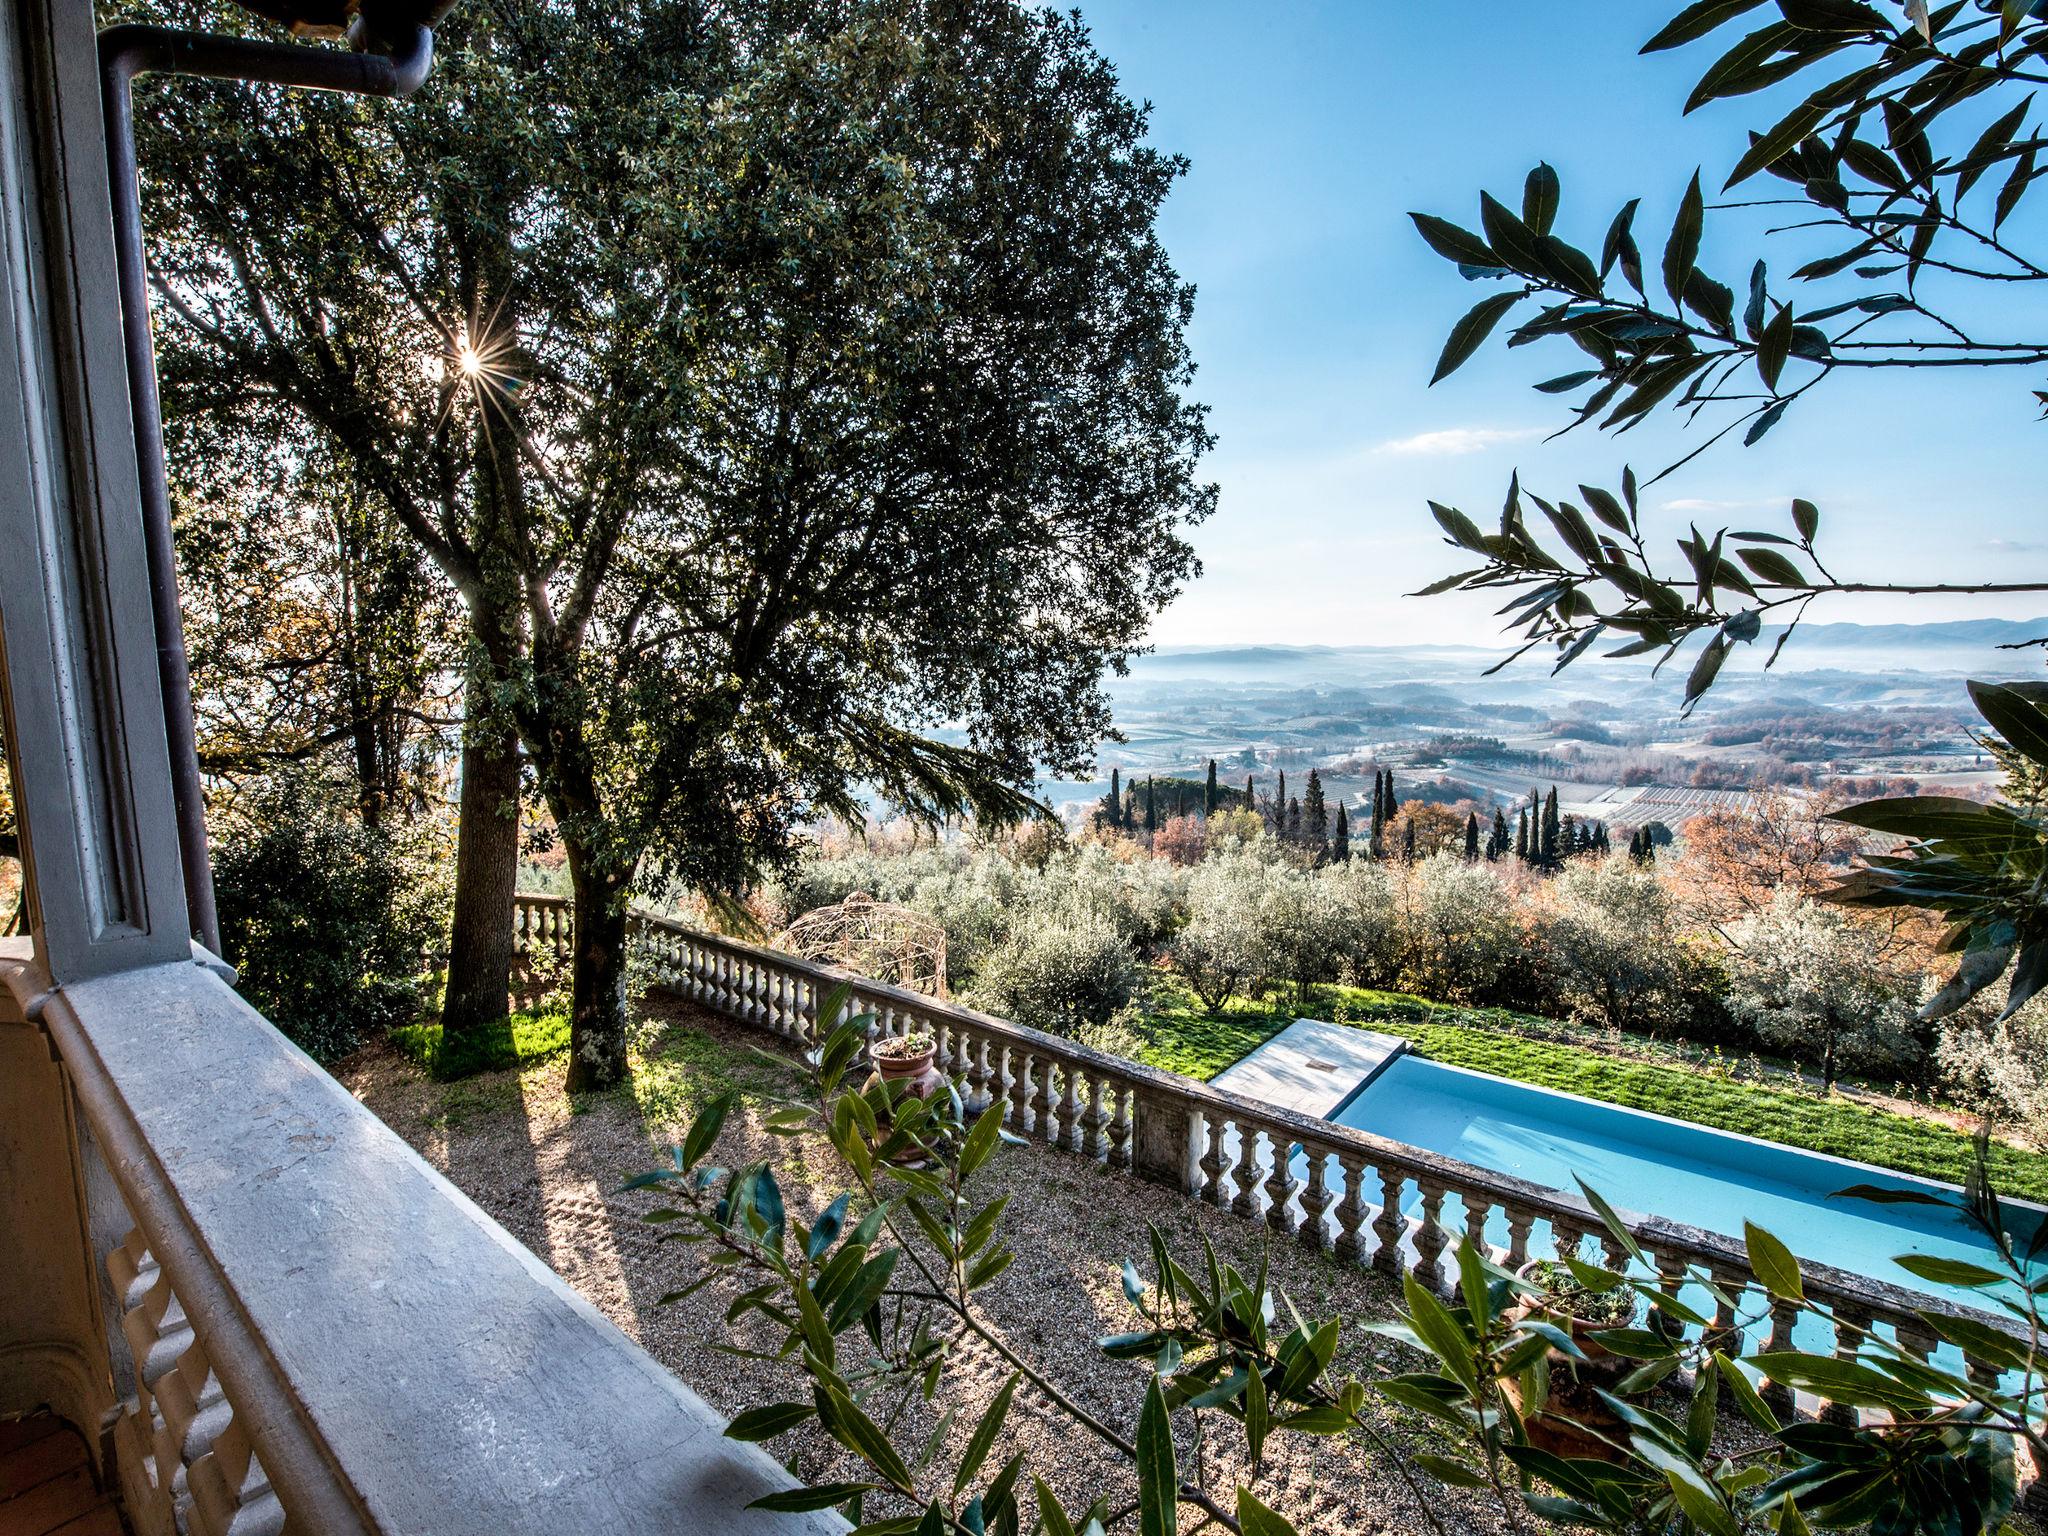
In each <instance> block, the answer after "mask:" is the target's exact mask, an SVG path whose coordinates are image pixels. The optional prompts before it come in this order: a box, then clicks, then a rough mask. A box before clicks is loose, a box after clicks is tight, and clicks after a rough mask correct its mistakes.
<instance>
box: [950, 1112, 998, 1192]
mask: <svg viewBox="0 0 2048 1536" xmlns="http://www.w3.org/2000/svg"><path fill="white" fill-rule="evenodd" d="M1002 1130H1003V1116H1002V1112H1001V1111H1000V1110H999V1109H997V1108H996V1107H995V1106H994V1105H990V1106H989V1107H988V1108H987V1109H985V1110H983V1111H982V1113H981V1118H980V1119H978V1120H976V1121H975V1122H974V1129H973V1130H971V1131H969V1132H968V1133H967V1140H966V1141H964V1142H962V1143H961V1146H960V1177H961V1178H962V1179H971V1178H973V1177H974V1176H975V1174H976V1173H978V1172H980V1171H981V1166H982V1164H983V1163H986V1162H987V1161H988V1160H989V1156H990V1154H991V1153H993V1152H994V1151H995V1149H996V1146H997V1144H998V1143H999V1142H1000V1141H1001V1140H1002Z"/></svg>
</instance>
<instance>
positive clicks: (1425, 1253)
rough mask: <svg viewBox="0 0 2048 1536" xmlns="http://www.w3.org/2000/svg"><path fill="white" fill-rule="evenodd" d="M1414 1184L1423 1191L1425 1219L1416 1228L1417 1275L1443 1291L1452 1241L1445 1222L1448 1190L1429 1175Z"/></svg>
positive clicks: (1420, 1279) (1423, 1213)
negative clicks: (1446, 1256)
mask: <svg viewBox="0 0 2048 1536" xmlns="http://www.w3.org/2000/svg"><path fill="white" fill-rule="evenodd" d="M1415 1187H1416V1188H1417V1189H1420V1190H1421V1191H1422V1222H1421V1225H1419V1226H1418V1227H1417V1228H1416V1229H1415V1256H1416V1263H1415V1278H1416V1279H1417V1280H1419V1281H1420V1282H1422V1284H1424V1285H1426V1286H1428V1287H1429V1288H1430V1289H1431V1290H1432V1291H1440V1290H1442V1289H1443V1284H1444V1267H1443V1263H1442V1260H1443V1252H1444V1248H1445V1247H1446V1246H1447V1245H1448V1244H1449V1242H1450V1234H1449V1233H1447V1232H1445V1231H1444V1223H1443V1211H1444V1195H1445V1194H1446V1193H1447V1191H1446V1190H1445V1188H1444V1186H1443V1185H1441V1184H1439V1183H1438V1182H1437V1181H1436V1180H1435V1179H1430V1178H1418V1179H1417V1180H1416V1181H1415Z"/></svg>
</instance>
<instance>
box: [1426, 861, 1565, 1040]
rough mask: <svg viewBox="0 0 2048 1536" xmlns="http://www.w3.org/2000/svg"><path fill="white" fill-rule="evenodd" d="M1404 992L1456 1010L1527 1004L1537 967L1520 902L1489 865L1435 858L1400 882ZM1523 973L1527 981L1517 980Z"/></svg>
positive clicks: (1535, 988)
mask: <svg viewBox="0 0 2048 1536" xmlns="http://www.w3.org/2000/svg"><path fill="white" fill-rule="evenodd" d="M1400 893H1401V974H1400V980H1401V988H1402V990H1403V991H1406V992H1414V993H1418V994H1420V995H1421V996H1423V997H1431V998H1436V999H1439V1000H1441V1001H1443V1002H1454V1003H1491V1002H1500V1003H1504V1004H1509V1005H1514V1004H1526V1003H1528V1002H1530V1001H1532V999H1531V997H1530V994H1531V992H1532V991H1533V992H1540V990H1541V988H1540V985H1533V984H1532V969H1533V968H1532V963H1531V957H1530V955H1529V953H1528V948H1527V946H1526V945H1525V944H1524V943H1523V942H1522V934H1521V930H1520V928H1519V927H1518V926H1517V925H1516V922H1515V918H1514V902H1513V899H1512V897H1511V895H1510V893H1509V890H1508V888H1507V885H1506V882H1504V881H1503V880H1502V879H1501V878H1500V876H1498V875H1497V874H1495V873H1494V872H1493V870H1492V869H1491V868H1490V867H1488V866H1487V865H1485V864H1468V863H1466V862H1465V861H1464V860H1463V859H1461V858H1459V857H1457V856H1456V855H1453V854H1448V853H1438V854H1432V855H1431V856H1430V857H1429V858H1427V859H1424V860H1423V861H1422V862H1421V863H1420V864H1418V865H1416V866H1415V868H1414V869H1413V871H1411V872H1410V874H1409V876H1408V878H1407V879H1406V880H1404V881H1403V882H1402V883H1401V886H1400ZM1517 972H1519V973H1520V974H1517Z"/></svg>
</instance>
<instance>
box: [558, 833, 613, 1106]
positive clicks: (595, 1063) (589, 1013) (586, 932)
mask: <svg viewBox="0 0 2048 1536" xmlns="http://www.w3.org/2000/svg"><path fill="white" fill-rule="evenodd" d="M569 864H570V870H571V873H572V874H573V875H575V878H576V900H575V911H576V916H575V934H574V943H575V946H576V964H575V967H574V973H573V974H574V979H573V981H572V983H571V987H570V993H571V1002H570V1011H569V1080H568V1083H567V1085H566V1086H567V1088H568V1090H569V1092H571V1093H587V1092H589V1091H590V1090H592V1089H594V1088H609V1087H611V1086H612V1085H613V1084H614V1083H617V1082H620V1081H622V1080H623V1079H624V1078H625V1076H626V893H625V891H624V889H623V888H621V887H618V886H615V885H612V884H611V883H610V882H607V881H602V880H597V879H594V878H591V877H590V876H589V875H588V874H587V873H586V872H584V871H583V870H582V869H581V865H582V861H581V860H580V859H578V858H577V857H576V855H575V853H574V852H573V851H572V852H571V854H570V858H569Z"/></svg>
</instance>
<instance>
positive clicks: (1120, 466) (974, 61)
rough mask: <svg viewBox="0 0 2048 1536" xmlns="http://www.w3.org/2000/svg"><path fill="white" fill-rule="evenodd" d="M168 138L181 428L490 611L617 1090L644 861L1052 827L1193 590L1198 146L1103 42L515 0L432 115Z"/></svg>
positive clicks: (165, 230)
mask: <svg viewBox="0 0 2048 1536" xmlns="http://www.w3.org/2000/svg"><path fill="white" fill-rule="evenodd" d="M156 10H157V13H158V14H161V13H162V12H163V11H165V10H175V11H176V12H177V13H178V16H177V17H176V18H175V19H183V20H193V19H199V18H197V17H195V16H194V15H193V14H192V8H190V7H187V6H159V7H157V8H156ZM213 19H214V20H220V19H222V18H213ZM145 120H146V121H148V122H149V123H150V124H151V127H150V132H149V135H148V139H147V141H146V142H145V143H144V145H143V156H144V163H145V165H146V167H147V168H148V175H149V185H148V186H147V187H146V189H145V206H147V207H149V208H150V209H151V212H152V226H153V228H152V232H153V235H154V236H155V241H154V250H153V267H154V278H155V284H156V292H157V295H158V298H159V299H160V301H161V305H162V311H161V313H160V315H159V324H160V326H161V328H162V333H163V336H164V343H163V371H164V375H165V394H166V401H167V407H168V411H167V414H170V415H173V416H176V415H178V414H180V413H189V414H190V415H191V416H192V417H193V418H195V419H199V420H203V421H205V422H206V423H207V424H208V430H209V431H211V432H213V433H215V434H216V435H220V434H239V435H240V436H241V437H242V438H243V440H245V441H248V442H259V443H260V442H264V441H269V442H275V441H277V440H278V438H279V437H280V436H284V435H286V434H287V433H290V432H309V433H311V434H313V435H314V437H315V438H316V440H317V442H318V444H319V446H320V448H321V449H323V450H325V451H331V452H332V453H334V454H335V455H336V456H337V458H338V459H339V461H340V462H341V463H342V464H344V465H345V466H346V471H347V473H348V475H349V476H350V477H352V478H353V479H354V480H355V481H356V482H358V483H359V484H360V485H361V486H362V487H363V489H364V491H365V492H366V493H367V494H370V495H373V496H375V497H376V498H377V500H378V503H379V505H380V506H381V507H382V509H383V510H384V511H385V512H387V513H388V515H389V517H390V519H391V520H392V521H393V523H394V524H395V525H396V526H397V527H399V528H402V529H403V530H404V532H405V533H406V534H407V535H408V536H409V538H410V539H411V540H412V541H413V542H414V543H415V544H416V545H417V547H418V548H419V549H420V550H422V551H424V552H425V554H426V555H427V556H428V557H429V558H430V559H431V560H432V561H433V563H434V565H435V566H436V567H437V568H438V569H439V571H440V572H441V573H442V574H443V576H444V577H445V578H446V579H447V581H448V582H449V583H450V584H451V585H452V586H453V587H454V588H455V589H456V590H457V591H458V592H459V593H460V594H461V595H462V597H463V599H464V602H465V605H466V608H467V611H468V614H469V619H470V631H471V634H470V643H471V647H472V650H473V651H477V652H481V654H482V658H483V660H484V661H485V662H486V663H487V665H486V666H485V668H484V672H483V674H482V675H483V676H484V677H485V678H487V679H488V682H489V685H490V687H489V693H488V698H487V699H485V698H475V697H473V698H471V699H470V700H469V701H468V702H467V707H468V709H469V710H470V711H471V712H472V713H474V712H475V711H476V710H478V709H480V708H484V707H486V706H487V707H488V708H489V709H490V710H492V711H494V712H499V713H502V715H503V716H504V717H506V718H507V719H509V720H510V721H511V722H512V723H514V724H515V725H516V727H517V730H518V734H519V737H520V739H521V742H522V745H523V747H524V749H525V753H526V755H527V757H528V758H529V760H530V762H531V764H532V768H533V771H534V773H535V775H536V778H537V782H538V786H539V789H540V791H541V793H542V794H543V796H544V797H545V798H546V801H547V803H548V806H549V809H550V811H551V813H552V815H553V818H554V821H555V823H556V825H557V827H558V829H559V831H560V834H561V836H562V839H563V842H564V844H565V847H566V849H567V851H568V853H569V863H570V869H571V873H572V875H573V876H574V878H575V880H576V883H577V892H578V928H579V934H589V935H590V936H591V938H590V939H589V940H588V942H589V943H590V944H593V945H596V946H597V949H596V950H594V951H593V953H592V954H591V955H590V956H588V957H586V956H585V955H583V954H582V953H581V952H580V951H579V955H578V962H579V964H578V976H579V979H578V984H577V994H578V1001H577V1005H576V1018H577V1024H578V1027H579V1029H580V1028H582V1027H583V1025H584V1024H585V1022H586V1014H587V1015H588V1023H589V1025H590V1029H589V1030H588V1031H587V1032H588V1033H589V1034H590V1036H591V1038H592V1040H593V1041H595V1040H599V1039H602V1041H604V1042H606V1043H605V1044H604V1045H603V1046H602V1047H601V1048H599V1047H597V1046H593V1050H597V1051H598V1055H597V1056H593V1057H591V1060H592V1061H593V1062H594V1065H593V1066H592V1068H591V1074H590V1077H589V1078H588V1079H587V1080H589V1081H603V1080H608V1079H609V1078H610V1077H612V1076H615V1075H616V1074H617V1072H618V1071H619V1070H622V1066H623V1055H622V1047H620V1046H619V1045H618V1042H619V1040H620V1039H621V1038H622V1026H623V1015H622V1010H621V1008H620V1007H619V1003H618V981H619V978H620V977H621V976H622V970H621V969H620V967H619V963H618V962H619V961H620V960H621V958H622V956H620V955H619V954H618V953H617V950H618V949H619V947H620V946H619V945H618V944H617V943H609V944H608V943H607V942H606V935H605V930H606V928H607V926H609V927H610V928H611V929H612V930H613V937H614V938H616V937H619V936H622V929H621V928H620V927H619V925H620V924H622V922H623V911H624V893H625V891H626V890H627V888H628V887H629V886H630V885H631V884H632V882H633V881H634V880H635V879H636V878H641V877H643V876H646V877H653V878H660V879H666V880H672V881H676V882H680V883H683V884H687V885H691V886H694V887H698V888H700V889H706V890H710V891H713V892H727V893H730V892H734V891H737V890H738V889H740V888H741V887H742V886H743V885H744V884H745V883H746V882H747V881H748V880H749V879H751V878H753V877H754V876H755V875H756V874H757V873H758V872H759V871H760V870H761V869H762V868H764V867H766V866H771V865H773V864H775V863H776V862H778V861H779V860H781V859H782V858H784V857H786V855H787V854H788V852H789V850H790V848H791V846H792V844H793V840H794V836H795V831H796V828H797V827H798V826H799V825H800V823H801V822H802V821H803V820H805V819H806V818H808V817H810V816H812V815H814V814H816V813H817V812H818V811H820V810H826V811H836V812H839V813H841V814H850V813H854V812H856V811H857V810H858V808H859V806H860V804H861V798H862V797H863V796H864V795H865V794H867V793H869V792H876V793H879V794H881V795H882V796H884V797H886V798H888V799H890V800H892V801H894V802H896V803H898V804H900V805H902V806H904V807H905V808H907V809H909V810H911V811H912V812H913V813H915V814H920V815H923V816H927V817H934V818H936V817H940V816H945V815H951V814H956V813H960V812H964V811H973V812H975V813H977V814H979V815H981V816H982V817H984V818H987V819H992V820H1000V819H1003V818H1006V817H1008V818H1014V817H1015V816H1017V815H1020V814H1024V813H1025V812H1027V811H1028V810H1029V808H1030V802H1029V800H1028V799H1027V792H1028V790H1029V787H1030V785H1031V783H1032V780H1033V777H1034V774H1035V772H1036V770H1037V768H1038V767H1039V766H1040V765H1043V766H1046V767H1049V768H1051V769H1053V770H1055V771H1064V772H1071V771H1078V770H1079V769H1080V768H1081V767H1082V766H1083V765H1084V764H1085V762H1086V761H1087V759H1088V758H1089V756H1090V755H1091V754H1092V750H1093V747H1094V744H1095V742H1096V741H1097V740H1098V739H1099V738H1100V737H1101V736H1102V735H1104V734H1106V732H1107V730H1108V726H1109V711H1108V701H1107V697H1106V695H1105V694H1104V692H1103V691H1102V689H1101V686H1100V678H1101V674H1102V673H1103V671H1104V669H1105V668H1108V667H1121V666H1122V664H1123V662H1124V659H1125V658H1126V656H1127V655H1128V654H1129V653H1130V652H1131V651H1132V650H1133V649H1134V648H1135V647H1136V646H1137V645H1138V644H1139V643H1140V641H1141V639H1142V636H1143V633H1144V629H1145V626H1146V624H1147V622H1148V620H1149V618H1150V616H1151V615H1152V614H1153V613H1154V612H1155V611H1156V610H1157V609H1158V608H1159V607H1161V606H1162V605H1164V604H1165V603H1166V602H1167V601H1169V600H1170V599H1171V597H1172V596H1173V595H1174V594H1175V593H1176V592H1177V591H1178V589H1179V587H1180V586H1181V584H1182V583H1183V582H1184V581H1185V580H1187V579H1188V578H1189V577H1190V576H1191V575H1192V574H1193V573H1194V572H1195V570H1196V564H1195V561H1194V558H1193V555H1192V552H1191V550H1190V548H1189V546H1188V544H1187V543H1186V541H1185V539H1184V538H1183V537H1182V533H1181V530H1182V529H1183V528H1184V527H1185V526H1186V525H1187V524H1188V523H1190V522H1192V521H1195V520H1197V519H1199V518H1200V517H1202V516H1204V515H1206V513H1207V512H1208V511H1209V509H1210V507H1211V506H1212V505H1213V500H1214V490H1213V488H1211V487H1208V486H1206V485H1204V484H1202V483H1200V482H1199V480H1198V479H1197V478H1196V464H1197V460H1198V459H1199V456H1200V455H1201V453H1202V452H1203V451H1204V450H1205V449H1206V448H1207V446H1208V443H1209V437H1208V434H1207V430H1206V428H1205V426H1204V419H1203V412H1202V409H1201V408H1200V407H1199V406H1197V405H1194V404H1192V403H1190V402H1189V401H1188V400H1187V399H1186V398H1185V391H1186V389H1187V386H1188V384H1189V382H1190V379H1191V376H1192V365H1191V363H1190V360H1189V356H1188V352H1187V348H1186V344H1185V341H1184V336H1183V331H1184V328H1185V325H1186V323H1187V320H1188V317H1189V313H1190V308H1191V304H1192V293H1191V290H1190V289H1189V288H1188V287H1187V285H1185V284H1184V283H1182V282H1181V281H1180V280H1179V279H1178V278H1177V277H1176V275H1175V274H1174V272H1173V270H1172V268H1171V266H1170V264H1169V263H1168V261H1167V258H1166V256H1165V253H1164V251H1163V249H1162V248H1161V246H1160V245H1159V242H1158V240H1157V237H1156V235H1155V232H1154V222H1155V219H1156V216H1157V213H1158V209H1159V206H1160V203H1161V201H1162V199H1163V198H1164V196H1165V195H1166V192H1167V190H1168V189H1169V188H1170V186H1171V185H1172V183H1173V181H1174V179H1175V178H1176V177H1177V176H1178V175H1179V174H1180V173H1181V171H1182V169H1183V165H1182V163H1181V162H1180V161H1178V160H1176V159H1174V158H1172V157H1169V156H1165V155H1161V154H1159V153H1158V152H1156V151H1154V150H1153V149H1151V148H1149V147H1148V146H1146V145H1145V143H1144V142H1143V138H1144V133H1145V116H1144V112H1143V110H1142V109H1141V108H1139V107H1137V106H1136V105H1134V104H1133V103H1131V102H1130V101H1128V100H1127V99H1126V98H1125V97H1124V96H1123V95H1122V93H1121V92H1120V90H1119V89H1118V87H1117V83H1116V80H1115V77H1114V74H1113V72H1112V71H1111V70H1110V68H1109V66H1108V65H1107V64H1106V63H1105V62H1104V61H1103V60H1102V59H1101V58H1100V57H1099V56H1097V55H1096V54H1095V53H1094V51H1093V50H1092V48H1091V47H1090V45H1089V42H1088V39H1087V35H1086V33H1085V31H1084V29H1083V28H1082V27H1081V25H1080V24H1079V22H1078V21H1077V20H1075V19H1073V18H1063V17H1058V16H1053V15H1049V14H1044V13H1037V12H1027V11H1023V10H1020V9H1018V8H1015V7H1013V6H1010V5H1008V4H1004V3H1000V0H980V3H971V4H954V3H943V4H942V3H918V0H895V3H889V4H852V3H848V4H838V5H825V6H802V7H794V6H788V7H786V6H776V5H763V6H760V7H755V8H750V9H748V10H747V11H745V12H744V13H731V12H723V11H717V12H709V11H706V10H705V8H703V7H702V6H700V5H696V4H693V3H685V0H641V3H638V4H634V5H629V6H597V5H594V4H587V3H582V0H554V3H543V4H535V5H529V6H521V7H517V8H514V7H495V6H487V5H480V6H476V7H469V8H464V10H462V11H458V12H457V13H456V17H455V18H454V20H453V21H452V23H451V27H450V29H449V31H448V34H447V36H446V38H445V47H444V50H443V54H442V63H441V64H440V66H439V67H438V68H437V70H436V73H435V76H434V79H433V80H432V81H431V82H430V83H429V85H428V87H427V88H426V89H425V90H423V91H422V93H421V95H420V96H419V97H418V98H416V99H415V100H413V101H411V102H409V103H407V104H405V106H404V107H403V108H393V107H390V106H388V105H383V104H375V103H366V102H362V101H358V100H353V99H349V98H341V97H331V96H330V97H320V96H312V95H304V94H289V93H279V92H275V91H268V90H263V89H252V88H211V87H202V88H199V89H193V88H191V87H190V86H189V85H186V84H184V83H181V84H180V85H179V86H178V87H177V88H176V89H174V90H170V91H166V92H165V93H164V96H163V99H162V100H161V101H160V102H158V103H156V105H155V107H154V108H153V109H152V111H151V113H149V114H147V115H146V119H145ZM199 472H200V473H204V465H203V463H202V464H201V466H200V470H199ZM586 908H587V910H586ZM585 942H586V941H585V940H583V939H581V938H579V945H582V944H584V943H585ZM600 951H601V952H600ZM586 961H587V963H586ZM586 969H594V970H595V971H597V972H601V973H602V974H601V975H598V976H596V977H594V978H593V979H592V981H591V985H589V986H586V985H585V978H584V971H585V970H586ZM587 1055H589V1053H587V1052H586V1051H585V1050H584V1049H583V1048H582V1047H581V1046H579V1047H578V1049H577V1052H576V1056H577V1060H578V1062H579V1063H582V1062H584V1060H585V1058H586V1056H587ZM572 1075H573V1069H572Z"/></svg>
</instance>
